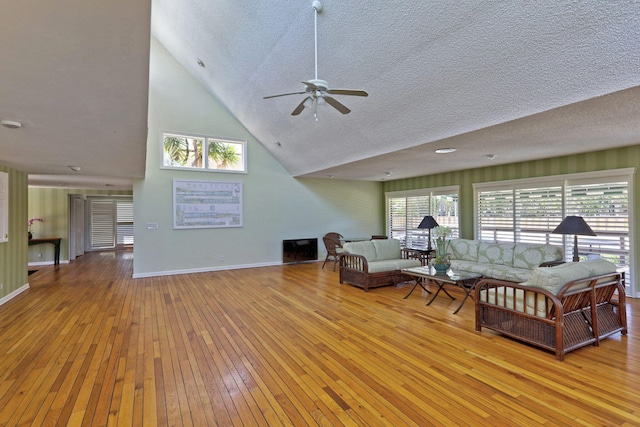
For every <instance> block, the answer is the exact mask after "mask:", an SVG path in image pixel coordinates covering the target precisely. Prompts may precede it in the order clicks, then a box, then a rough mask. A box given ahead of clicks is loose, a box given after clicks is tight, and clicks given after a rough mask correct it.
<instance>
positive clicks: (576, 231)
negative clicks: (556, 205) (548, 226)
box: [552, 216, 596, 262]
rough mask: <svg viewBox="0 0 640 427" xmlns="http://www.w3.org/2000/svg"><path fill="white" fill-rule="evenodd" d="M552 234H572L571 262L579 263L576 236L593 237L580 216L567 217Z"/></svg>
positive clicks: (592, 233) (587, 225)
mask: <svg viewBox="0 0 640 427" xmlns="http://www.w3.org/2000/svg"><path fill="white" fill-rule="evenodd" d="M552 233H554V234H573V262H578V261H580V257H579V256H578V235H580V236H595V235H596V233H594V232H593V230H592V229H591V227H589V224H587V223H586V222H585V220H584V219H583V218H582V217H581V216H568V217H566V218H565V219H563V220H562V222H561V223H560V225H558V226H557V227H556V229H555V230H553V231H552Z"/></svg>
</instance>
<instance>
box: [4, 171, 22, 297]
mask: <svg viewBox="0 0 640 427" xmlns="http://www.w3.org/2000/svg"><path fill="white" fill-rule="evenodd" d="M0 171H2V172H7V173H8V174H9V241H8V242H2V243H0V284H2V287H1V288H0V299H1V298H3V297H5V296H7V295H9V294H10V293H12V292H14V291H16V290H17V289H19V288H21V287H22V286H24V285H26V284H27V280H28V279H27V174H26V173H24V172H20V171H17V170H14V169H11V168H8V167H5V166H2V165H0Z"/></svg>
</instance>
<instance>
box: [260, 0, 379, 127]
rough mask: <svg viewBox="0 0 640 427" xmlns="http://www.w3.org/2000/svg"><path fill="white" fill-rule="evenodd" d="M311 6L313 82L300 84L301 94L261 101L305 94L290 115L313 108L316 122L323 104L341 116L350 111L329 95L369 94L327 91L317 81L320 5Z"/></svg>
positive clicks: (284, 94) (363, 92)
mask: <svg viewBox="0 0 640 427" xmlns="http://www.w3.org/2000/svg"><path fill="white" fill-rule="evenodd" d="M311 6H312V7H313V10H314V42H315V71H316V74H315V78H314V79H313V80H309V81H306V82H302V84H304V85H305V86H306V88H305V90H304V91H303V92H291V93H282V94H280V95H271V96H265V97H264V98H263V99H269V98H277V97H280V96H289V95H302V94H306V95H307V96H306V97H305V98H304V99H303V100H302V102H301V103H300V104H298V106H297V107H296V108H295V109H294V110H293V112H292V113H291V115H292V116H297V115H298V114H300V113H301V112H302V110H304V109H305V108H312V107H313V112H314V117H315V118H316V121H317V120H318V105H322V104H323V103H325V102H326V103H327V104H329V105H331V106H332V107H333V108H335V109H336V110H338V111H340V112H341V113H342V114H349V113H350V112H351V110H350V109H349V108H347V107H346V106H345V105H344V104H342V103H341V102H339V101H338V100H337V99H335V98H333V97H332V96H329V95H348V96H369V94H368V93H367V92H365V91H364V90H352V89H329V84H328V83H327V82H326V81H325V80H320V79H318V13H320V12H322V5H321V4H320V2H319V1H317V0H314V1H313V3H312V5H311Z"/></svg>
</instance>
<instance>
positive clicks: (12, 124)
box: [0, 120, 22, 129]
mask: <svg viewBox="0 0 640 427" xmlns="http://www.w3.org/2000/svg"><path fill="white" fill-rule="evenodd" d="M0 125H2V126H4V127H6V128H7V129H20V128H21V127H22V123H20V122H16V121H15V120H0Z"/></svg>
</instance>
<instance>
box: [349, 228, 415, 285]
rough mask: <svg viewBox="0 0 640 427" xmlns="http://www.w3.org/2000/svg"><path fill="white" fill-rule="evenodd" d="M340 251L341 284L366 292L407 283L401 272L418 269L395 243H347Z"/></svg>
mask: <svg viewBox="0 0 640 427" xmlns="http://www.w3.org/2000/svg"><path fill="white" fill-rule="evenodd" d="M342 250H343V252H342V254H340V260H339V264H340V283H348V284H351V285H355V286H358V287H361V288H363V289H364V290H365V291H369V289H370V288H377V287H380V286H390V285H395V284H397V283H399V282H402V281H405V280H409V277H407V276H405V275H404V274H402V272H401V271H400V270H401V269H403V268H411V267H419V266H420V265H421V263H420V261H419V260H417V259H407V258H406V255H405V253H404V252H403V251H402V248H401V247H400V241H399V240H397V239H383V240H368V241H362V242H349V243H345V244H344V246H343V247H342Z"/></svg>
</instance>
